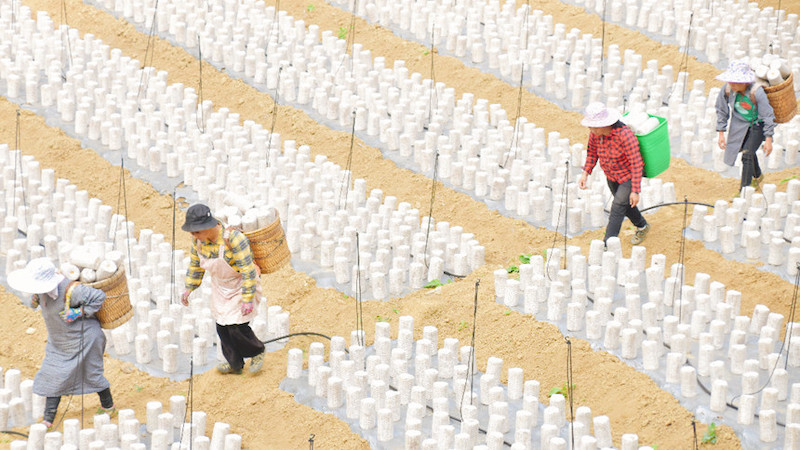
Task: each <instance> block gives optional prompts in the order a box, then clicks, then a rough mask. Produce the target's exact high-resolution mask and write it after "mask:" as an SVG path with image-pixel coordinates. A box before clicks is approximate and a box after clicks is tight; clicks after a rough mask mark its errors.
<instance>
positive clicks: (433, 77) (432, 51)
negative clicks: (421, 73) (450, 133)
mask: <svg viewBox="0 0 800 450" xmlns="http://www.w3.org/2000/svg"><path fill="white" fill-rule="evenodd" d="M435 33H436V18H435V17H434V19H433V26H431V49H430V50H429V52H430V54H431V92H430V95H429V96H428V123H429V124H430V121H431V115H432V114H433V97H434V96H436V103H437V104H438V103H439V96H438V95H437V93H436V71H435V70H434V64H433V60H434V54H435V53H436V50H435V48H434V46H433V44H434V42H435V41H436V39H435V37H436V35H435Z"/></svg>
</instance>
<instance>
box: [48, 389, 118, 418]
mask: <svg viewBox="0 0 800 450" xmlns="http://www.w3.org/2000/svg"><path fill="white" fill-rule="evenodd" d="M97 395H98V396H100V406H102V407H103V408H106V409H108V408H111V407H112V406H114V398H113V397H111V388H105V389H103V390H102V391H100V392H98V393H97ZM59 403H61V397H60V396H58V397H47V399H46V400H45V402H44V417H42V418H43V419H44V421H45V422H50V423H53V421H54V420H55V419H56V411H58V404H59Z"/></svg>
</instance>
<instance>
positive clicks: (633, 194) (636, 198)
mask: <svg viewBox="0 0 800 450" xmlns="http://www.w3.org/2000/svg"><path fill="white" fill-rule="evenodd" d="M630 201H631V208H633V207H634V206H636V205H638V204H639V194H637V193H636V192H631V197H630Z"/></svg>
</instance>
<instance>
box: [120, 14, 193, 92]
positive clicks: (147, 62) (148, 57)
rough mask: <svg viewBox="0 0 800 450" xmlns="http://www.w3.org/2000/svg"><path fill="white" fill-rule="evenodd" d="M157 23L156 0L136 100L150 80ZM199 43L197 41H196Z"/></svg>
mask: <svg viewBox="0 0 800 450" xmlns="http://www.w3.org/2000/svg"><path fill="white" fill-rule="evenodd" d="M157 23H158V0H156V1H155V3H154V4H153V19H152V22H151V23H150V31H149V32H148V34H147V46H146V47H145V49H144V60H143V61H142V76H141V78H140V79H139V91H138V93H137V94H136V101H137V102H138V101H139V99H140V98H141V97H142V92H144V91H145V90H147V84H148V83H149V82H150V77H149V76H148V75H147V73H148V72H149V71H148V70H147V67H149V66H152V65H153V55H154V54H155V49H154V47H155V42H156V24H157ZM198 45H199V43H198Z"/></svg>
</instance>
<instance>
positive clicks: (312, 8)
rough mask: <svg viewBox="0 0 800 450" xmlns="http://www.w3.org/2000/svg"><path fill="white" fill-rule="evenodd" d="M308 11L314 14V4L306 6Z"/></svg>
mask: <svg viewBox="0 0 800 450" xmlns="http://www.w3.org/2000/svg"><path fill="white" fill-rule="evenodd" d="M306 11H308V12H314V4H313V3H309V4H308V6H306Z"/></svg>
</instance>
